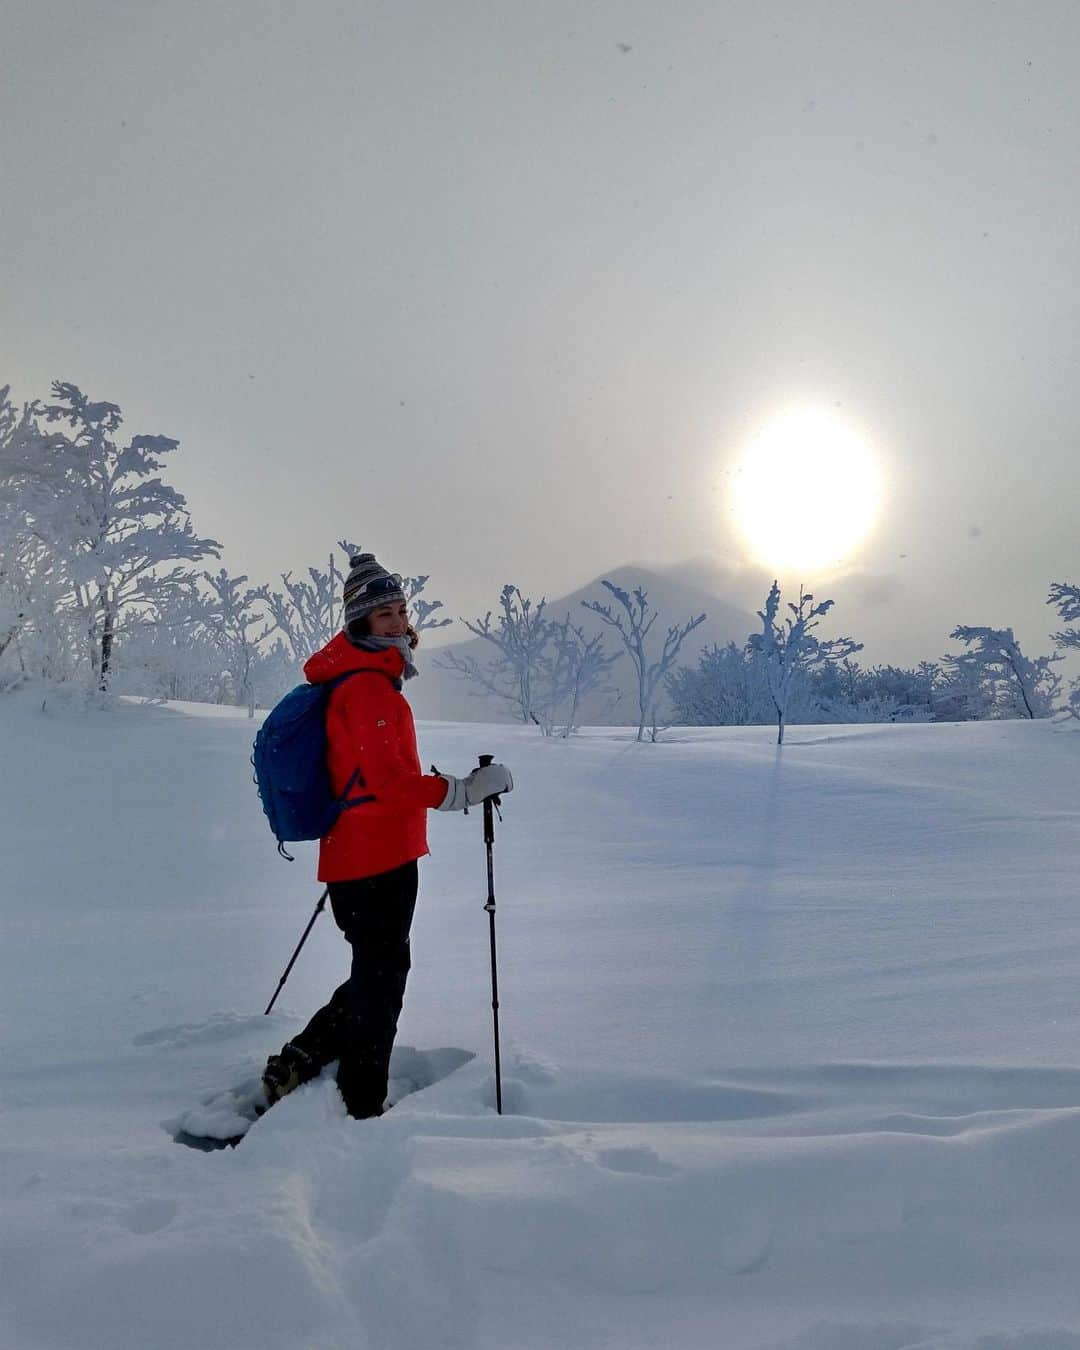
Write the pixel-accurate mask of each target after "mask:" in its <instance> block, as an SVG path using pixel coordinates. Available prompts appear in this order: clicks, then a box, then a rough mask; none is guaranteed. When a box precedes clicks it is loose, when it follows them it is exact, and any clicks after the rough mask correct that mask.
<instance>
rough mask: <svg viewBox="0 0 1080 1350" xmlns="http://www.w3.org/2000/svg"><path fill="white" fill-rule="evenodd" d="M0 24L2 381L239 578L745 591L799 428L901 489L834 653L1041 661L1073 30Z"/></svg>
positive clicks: (409, 7)
mask: <svg viewBox="0 0 1080 1350" xmlns="http://www.w3.org/2000/svg"><path fill="white" fill-rule="evenodd" d="M3 15H4V24H3V35H4V76H3V89H2V96H0V98H2V101H0V138H2V153H3V178H2V193H3V204H2V207H0V212H2V214H0V227H2V236H3V237H2V249H0V287H2V306H3V324H2V331H0V383H4V382H9V383H10V384H11V385H12V393H13V395H14V396H15V397H16V399H18V400H23V399H29V398H33V397H42V396H45V395H46V394H47V392H48V386H49V383H50V382H51V381H52V380H54V379H66V380H72V381H74V382H76V383H78V384H79V385H81V386H82V387H83V388H84V390H85V391H86V392H87V393H89V394H91V395H92V396H93V397H94V398H100V399H109V400H112V401H113V402H116V403H119V404H120V405H121V407H122V408H123V410H124V413H125V418H126V422H125V430H126V431H127V432H129V433H135V432H140V431H148V432H161V433H164V434H167V435H171V436H175V437H177V438H179V440H180V441H181V447H180V449H179V450H178V451H177V452H176V453H175V455H174V456H173V457H172V461H171V467H170V473H169V477H170V479H171V481H172V482H173V483H174V484H175V485H176V486H177V487H178V488H180V490H181V491H183V492H185V493H186V494H187V497H188V501H189V505H190V507H191V509H192V513H193V518H194V522H195V525H196V528H197V529H198V530H199V531H200V532H202V533H204V534H209V535H213V536H216V537H218V538H219V539H221V540H222V541H223V542H224V544H225V553H224V559H223V560H224V562H225V564H226V565H227V566H228V567H229V568H230V570H232V571H234V572H241V571H242V572H247V573H248V574H249V575H250V576H251V578H252V580H253V582H255V581H259V582H261V581H263V580H273V579H274V578H275V577H276V576H277V574H278V573H280V572H281V571H283V570H286V569H289V568H293V569H299V568H302V567H303V566H305V565H306V564H307V563H309V562H318V561H319V560H320V559H323V558H325V556H326V554H327V553H328V551H329V549H330V548H331V547H332V545H333V542H334V541H335V540H336V539H338V538H340V537H342V536H347V537H349V538H351V539H353V540H355V541H357V542H359V543H360V544H362V545H365V546H367V547H370V548H373V549H374V550H375V551H376V552H377V553H378V555H379V557H380V558H381V559H382V560H383V561H385V562H386V563H387V564H388V565H389V566H391V567H395V568H398V569H400V570H403V571H410V572H418V571H424V572H430V573H431V574H432V582H431V583H430V587H429V590H430V592H431V593H432V594H433V595H435V596H441V597H442V598H443V599H444V600H445V601H446V602H447V604H448V606H449V608H450V610H451V612H452V613H455V614H457V613H464V614H467V615H471V614H474V613H476V612H479V611H482V610H484V609H486V608H488V607H489V606H490V605H492V604H493V603H494V601H495V599H496V597H497V593H498V589H499V587H500V586H501V584H502V583H503V582H504V581H507V580H510V581H514V582H516V583H518V584H519V585H521V586H522V587H523V588H524V589H527V590H530V591H533V592H536V593H540V592H547V593H548V594H549V595H557V594H559V593H560V592H564V591H568V590H571V589H573V588H575V587H576V586H578V585H580V584H582V583H583V582H585V581H587V580H589V579H590V578H591V577H593V576H595V575H596V574H598V573H600V572H602V571H603V570H604V569H607V568H613V567H615V566H617V565H619V564H623V563H626V562H630V561H634V560H641V561H645V562H650V563H658V564H672V563H677V562H680V561H682V560H685V559H689V558H700V557H712V558H714V559H715V560H716V562H717V563H718V564H721V565H723V566H727V567H735V568H737V567H739V566H740V565H741V563H742V561H743V544H742V542H741V540H740V538H739V537H738V535H737V533H736V531H735V530H734V527H733V518H732V515H731V513H730V500H729V496H728V491H727V486H726V485H727V482H728V479H729V475H730V472H731V469H732V466H733V464H734V463H735V461H736V458H737V456H738V455H739V453H740V452H741V450H742V447H743V445H744V443H745V441H746V438H747V436H748V434H749V433H750V432H751V431H752V430H753V428H754V427H755V426H757V425H759V424H760V423H761V422H762V421H763V420H767V419H768V418H769V417H770V416H771V415H772V414H773V413H775V412H777V411H780V410H782V409H783V408H785V407H787V406H789V405H791V404H792V403H793V402H811V403H814V404H816V405H819V406H822V407H827V408H834V407H838V408H840V409H841V410H842V412H843V415H844V416H845V417H846V418H848V419H849V421H850V422H851V423H852V424H854V425H856V426H857V427H858V428H859V429H860V431H861V434H863V435H864V436H865V437H866V438H867V440H868V442H869V443H871V444H872V445H873V446H874V447H875V451H876V453H877V454H878V455H879V456H880V459H881V462H882V464H883V466H884V468H885V471H886V475H887V489H886V501H885V509H884V512H883V515H882V520H881V524H880V526H879V528H878V529H877V530H876V531H875V532H874V534H873V535H872V536H871V537H870V538H869V539H868V540H867V542H866V544H865V545H864V547H863V548H862V549H861V550H860V551H859V554H858V556H856V557H854V558H853V559H851V560H849V562H848V564H847V565H846V568H845V570H844V571H842V572H840V573H839V574H836V575H830V576H822V577H814V576H808V577H805V578H804V580H805V581H806V582H807V583H808V585H811V586H813V587H814V589H815V590H817V592H818V594H819V595H824V594H829V595H832V596H833V597H834V598H835V599H836V600H837V609H836V623H835V625H832V627H833V629H834V631H837V632H839V631H845V632H848V631H850V632H851V633H852V635H853V636H855V637H861V638H863V639H864V640H866V642H867V656H868V657H870V658H871V659H907V660H912V661H914V660H917V659H919V658H920V657H932V656H936V655H940V654H941V652H943V651H944V650H945V649H946V648H947V647H948V646H949V644H948V642H947V632H948V628H949V627H951V626H954V625H955V624H958V623H971V624H977V623H993V624H1000V625H1004V624H1012V625H1013V626H1014V627H1015V628H1016V630H1017V632H1018V634H1019V635H1020V636H1021V637H1022V638H1023V639H1024V640H1025V641H1026V642H1027V644H1028V645H1029V647H1031V648H1032V649H1033V650H1034V651H1038V652H1041V651H1045V650H1048V649H1049V642H1048V639H1047V633H1048V632H1049V631H1050V629H1051V628H1052V626H1053V622H1052V621H1053V615H1052V613H1051V611H1050V610H1048V609H1047V608H1046V606H1045V604H1044V601H1045V598H1046V592H1047V587H1048V583H1049V582H1050V581H1052V580H1073V581H1080V530H1078V528H1077V501H1078V492H1077V488H1078V479H1080V458H1078V454H1077V444H1078V442H1077V437H1078V433H1080V270H1078V264H1080V135H1078V131H1080V125H1078V123H1080V80H1078V78H1077V74H1076V72H1077V69H1078V68H1080V66H1078V62H1080V5H1078V4H1076V3H1075V0H1061V2H1060V3H1059V2H1057V0H1024V2H1023V3H1010V4H995V3H992V0H976V2H973V3H949V0H931V2H930V3H904V4H896V3H893V2H891V0H890V3H877V2H876V0H875V2H873V3H869V2H868V3H842V2H841V0H830V2H829V3H815V2H814V0H798V2H797V3H791V4H762V3H754V4H724V3H717V2H716V0H712V2H711V3H703V2H701V0H671V3H669V4H666V5H658V4H656V3H655V0H649V3H640V4H639V3H634V4H629V3H613V2H609V0H597V2H595V3H587V2H586V0H576V3H545V2H544V0H529V2H528V3H508V2H506V0H504V2H503V3H487V4H481V3H474V2H471V0H469V2H462V0H458V2H457V3H453V2H450V0H438V2H436V0H427V2H426V3H409V0H389V2H388V3H381V4H371V3H360V2H359V0H353V2H351V3H349V2H346V0H336V2H334V3H323V2H322V0H309V2H308V3H293V4H282V3H276V2H275V0H215V2H214V3H212V4H211V3H198V2H193V0H184V3H180V2H179V0H159V2H156V3H155V0H137V3H119V2H118V3H103V2H102V0H78V2H76V0H68V2H67V3H51V2H50V0H5V3H4V6H3ZM787 580H788V581H793V580H798V578H787ZM763 599H764V595H763V594H762V596H761V597H760V599H759V603H760V600H763ZM875 610H876V613H875V612H874V611H875ZM674 617H675V616H672V618H674Z"/></svg>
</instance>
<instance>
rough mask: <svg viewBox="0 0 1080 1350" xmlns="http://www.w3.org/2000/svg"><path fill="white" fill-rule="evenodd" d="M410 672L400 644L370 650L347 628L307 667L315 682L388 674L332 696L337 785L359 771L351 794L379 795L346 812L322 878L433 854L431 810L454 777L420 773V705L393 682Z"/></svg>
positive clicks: (326, 850) (331, 746)
mask: <svg viewBox="0 0 1080 1350" xmlns="http://www.w3.org/2000/svg"><path fill="white" fill-rule="evenodd" d="M404 669H405V659H404V657H403V656H402V655H401V653H400V652H399V651H397V650H396V649H395V648H390V650H388V651H384V652H363V651H360V649H359V648H358V647H354V646H353V645H352V643H351V642H350V641H349V640H348V638H347V637H346V636H345V634H344V633H339V634H338V635H337V637H335V638H333V639H332V640H331V641H330V642H328V643H327V644H326V646H325V647H324V648H323V649H322V651H320V652H316V653H315V655H314V656H313V657H312V658H311V659H310V660H309V661H308V662H307V664H306V665H305V666H304V674H305V675H306V676H307V678H308V681H309V683H311V684H324V683H325V682H326V681H327V680H334V679H337V678H338V676H339V675H344V674H346V673H347V672H348V671H352V670H363V671H377V672H380V673H378V674H373V675H368V674H364V675H356V676H354V677H353V678H352V679H351V680H346V681H345V682H344V683H343V684H340V685H338V687H337V688H336V689H334V690H333V691H332V692H331V694H330V701H329V705H328V707H327V712H326V744H327V748H326V762H327V767H328V768H329V770H330V781H331V783H332V785H333V789H334V791H335V793H342V792H344V790H345V787H346V784H347V783H348V781H349V778H350V777H351V775H352V773H353V771H354V770H355V769H357V768H359V770H360V773H361V779H360V780H359V782H358V784H357V785H356V786H354V787H353V789H352V791H351V792H350V794H349V795H350V796H363V797H366V796H369V795H370V796H373V797H374V798H375V800H374V801H373V802H365V803H364V804H363V805H361V806H351V807H348V808H347V809H346V810H344V811H342V813H341V815H340V816H339V817H338V819H337V823H336V824H335V825H334V828H333V829H332V830H331V831H330V833H329V834H328V835H326V836H325V838H324V839H323V840H322V842H321V843H320V845H319V880H320V881H352V880H355V879H357V878H359V877H370V876H374V875H375V874H376V873H378V872H389V871H390V870H391V869H392V868H394V867H400V866H402V864H403V863H407V862H412V861H413V859H414V858H421V857H423V856H424V854H425V853H427V851H428V846H427V812H428V809H429V808H430V807H433V806H438V805H439V803H440V802H441V801H442V800H443V799H444V798H445V796H446V780H445V779H443V778H439V777H437V776H436V775H433V774H424V773H422V772H421V770H420V759H419V757H418V755H417V753H416V728H415V726H414V725H413V716H412V710H411V708H410V707H409V705H408V703H407V702H406V700H405V698H404V696H403V695H402V694H401V693H400V692H399V690H398V689H397V688H395V687H394V685H393V684H392V683H391V681H392V680H399V679H400V678H401V674H402V672H403V670H404ZM384 676H387V677H388V678H384ZM361 783H362V786H361V785H360V784H361Z"/></svg>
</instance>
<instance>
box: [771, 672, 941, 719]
mask: <svg viewBox="0 0 1080 1350" xmlns="http://www.w3.org/2000/svg"><path fill="white" fill-rule="evenodd" d="M939 680H940V668H939V667H938V666H937V665H936V664H935V663H933V662H929V661H923V662H921V663H920V664H919V666H917V667H916V668H915V669H914V670H905V669H904V668H903V667H900V666H872V667H870V668H869V669H866V670H864V669H863V668H862V667H861V666H860V665H859V663H858V662H857V661H853V660H851V659H845V660H842V661H827V662H825V663H824V664H823V665H821V666H819V667H817V668H816V669H815V670H813V671H811V672H810V676H809V682H810V690H811V694H812V698H813V702H814V705H815V707H816V709H817V716H815V717H814V718H813V719H812V720H815V721H817V720H820V721H828V722H930V721H932V720H933V718H934V692H935V689H936V687H937V683H938V681H939ZM793 720H797V719H793V718H791V717H789V718H788V721H789V722H790V721H793Z"/></svg>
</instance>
